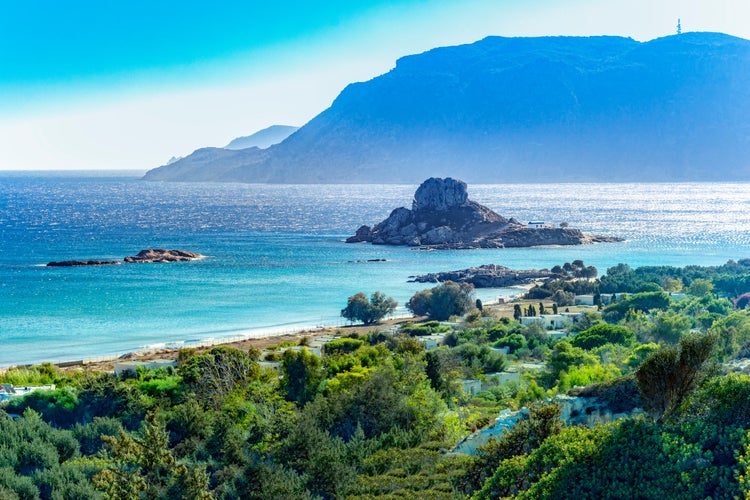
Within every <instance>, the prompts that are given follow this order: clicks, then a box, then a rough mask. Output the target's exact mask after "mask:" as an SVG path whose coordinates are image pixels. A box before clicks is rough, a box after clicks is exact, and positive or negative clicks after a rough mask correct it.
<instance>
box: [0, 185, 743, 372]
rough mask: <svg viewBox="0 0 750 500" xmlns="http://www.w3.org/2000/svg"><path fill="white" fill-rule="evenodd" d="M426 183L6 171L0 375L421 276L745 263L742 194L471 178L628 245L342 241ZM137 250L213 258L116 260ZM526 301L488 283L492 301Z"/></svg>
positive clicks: (323, 308) (286, 321)
mask: <svg viewBox="0 0 750 500" xmlns="http://www.w3.org/2000/svg"><path fill="white" fill-rule="evenodd" d="M416 188H417V186H416V185H267V184H225V183H163V182H156V183H155V182H146V181H142V180H140V179H139V175H136V174H135V173H132V172H125V173H123V172H117V173H111V172H110V173H101V172H99V173H92V172H76V173H70V172H64V173H55V172H22V173H20V172H0V367H7V366H11V365H22V364H28V363H39V362H44V361H51V362H62V361H75V360H88V359H96V358H100V357H109V356H120V355H122V354H125V353H128V352H132V351H138V350H144V349H156V348H160V347H181V346H185V347H190V346H194V345H199V344H207V343H212V342H218V341H221V340H228V339H239V338H248V337H258V336H267V335H277V334H282V333H290V332H293V331H300V330H304V329H314V328H319V327H323V326H343V325H345V324H346V322H345V320H344V319H343V318H341V317H340V311H341V309H342V308H343V307H344V306H345V305H346V300H347V297H349V296H350V295H353V294H355V293H357V292H360V291H362V292H365V293H367V294H368V295H369V294H370V293H372V292H375V291H376V290H379V291H382V292H384V293H386V294H388V295H391V296H393V297H394V298H395V299H396V300H397V301H398V302H399V304H400V307H399V309H398V310H397V312H396V314H405V312H406V311H405V310H404V309H403V305H404V304H405V303H406V302H407V300H408V299H409V297H410V296H411V295H412V294H414V292H416V291H417V290H420V289H423V288H425V287H426V285H424V284H419V283H413V282H410V281H409V279H410V277H411V276H414V275H417V274H424V273H429V272H438V271H450V270H456V269H463V268H467V267H472V266H478V265H482V264H501V265H504V266H508V267H511V268H516V269H530V268H542V267H552V266H554V265H556V264H563V263H565V262H570V261H572V260H575V259H582V260H583V261H584V263H585V264H586V265H593V266H596V267H597V268H598V269H599V271H600V273H603V272H605V271H606V269H607V268H608V267H611V266H614V265H616V264H618V263H621V262H624V263H627V264H629V265H630V266H631V267H636V266H642V265H674V266H683V265H689V264H699V265H717V264H722V263H724V262H726V261H727V260H730V259H734V260H738V259H741V258H748V257H750V184H744V183H742V184H741V183H685V184H552V183H547V184H507V185H470V186H469V197H470V198H471V199H473V200H475V201H477V202H479V203H482V204H484V205H487V206H488V207H490V208H492V209H493V210H495V211H496V212H498V213H500V214H501V215H504V216H506V217H515V218H516V219H518V220H521V221H528V220H542V221H545V222H546V223H550V224H560V223H562V222H567V223H568V224H570V226H571V227H576V228H580V229H581V230H583V231H585V232H589V233H594V234H601V235H608V236H619V237H622V238H625V241H624V242H622V243H606V244H597V245H586V246H574V247H548V248H513V249H488V250H452V251H420V250H415V249H412V248H404V247H390V246H374V245H371V244H366V243H360V244H346V243H344V240H345V238H346V237H347V236H349V235H351V234H353V233H354V231H355V230H356V229H357V227H359V226H360V225H361V224H370V225H372V224H374V223H377V222H379V221H381V220H383V219H384V218H386V217H387V216H388V214H389V213H390V212H391V210H393V209H394V208H397V207H401V206H406V207H410V206H411V201H412V198H413V195H414V191H415V189H416ZM145 248H167V249H184V250H190V251H195V252H199V253H201V254H204V255H206V256H207V258H206V259H203V260H197V261H192V262H184V263H170V264H122V265H113V266H97V267H70V268H59V267H47V266H45V264H46V263H47V262H50V261H60V260H71V259H98V260H121V259H123V258H124V257H125V256H128V255H134V254H136V253H138V251H140V250H142V249H145ZM518 293H519V290H517V289H491V290H478V291H477V296H478V297H479V298H480V299H482V300H483V301H496V300H497V299H498V298H500V297H509V296H512V295H516V294H518Z"/></svg>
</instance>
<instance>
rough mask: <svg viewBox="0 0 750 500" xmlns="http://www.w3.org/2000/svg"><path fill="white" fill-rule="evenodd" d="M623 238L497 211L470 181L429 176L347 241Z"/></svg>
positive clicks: (442, 244) (521, 243)
mask: <svg viewBox="0 0 750 500" xmlns="http://www.w3.org/2000/svg"><path fill="white" fill-rule="evenodd" d="M613 241H622V240H621V239H619V238H612V237H607V236H592V235H587V234H583V233H582V232H581V231H580V230H578V229H573V228H567V227H566V228H562V227H549V226H545V225H541V227H529V226H526V225H524V224H522V223H520V222H519V221H517V220H515V219H513V218H510V219H506V218H505V217H503V216H501V215H499V214H497V213H495V212H493V211H492V210H490V209H489V208H487V207H485V206H484V205H480V204H479V203H477V202H475V201H472V200H470V199H469V197H468V191H467V188H466V183H465V182H463V181H460V180H456V179H451V178H450V177H447V178H445V179H441V178H435V177H433V178H430V179H427V180H426V181H424V182H423V183H422V185H421V186H419V188H418V189H417V191H416V193H415V194H414V200H413V202H412V208H411V210H409V209H408V208H404V207H401V208H397V209H395V210H394V211H393V212H391V214H390V216H389V217H388V218H387V219H386V220H384V221H382V222H380V223H379V224H377V225H376V226H375V227H373V228H370V227H369V226H361V227H360V228H359V229H357V232H356V234H355V235H354V236H352V237H350V238H348V239H347V240H346V242H347V243H358V242H371V243H373V244H375V245H408V246H427V247H429V248H430V249H463V248H504V247H532V246H541V245H581V244H586V243H599V242H613Z"/></svg>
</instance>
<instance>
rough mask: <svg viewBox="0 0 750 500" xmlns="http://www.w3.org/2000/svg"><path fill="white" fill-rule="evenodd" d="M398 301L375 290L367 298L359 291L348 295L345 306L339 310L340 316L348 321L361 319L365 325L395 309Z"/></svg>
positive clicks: (374, 321) (375, 321)
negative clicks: (368, 298)
mask: <svg viewBox="0 0 750 500" xmlns="http://www.w3.org/2000/svg"><path fill="white" fill-rule="evenodd" d="M396 306H398V302H396V301H395V300H393V297H388V296H386V295H385V294H384V293H382V292H379V291H378V292H375V293H373V294H372V295H371V296H370V300H367V295H365V294H364V293H362V292H359V293H357V294H355V295H352V296H351V297H349V299H348V300H347V303H346V307H345V308H344V309H342V310H341V316H343V317H344V318H346V319H348V320H349V321H361V322H362V323H364V324H365V325H373V324H375V323H377V322H378V321H380V320H381V319H383V318H384V317H385V316H387V315H389V314H390V313H392V312H393V311H395V310H396Z"/></svg>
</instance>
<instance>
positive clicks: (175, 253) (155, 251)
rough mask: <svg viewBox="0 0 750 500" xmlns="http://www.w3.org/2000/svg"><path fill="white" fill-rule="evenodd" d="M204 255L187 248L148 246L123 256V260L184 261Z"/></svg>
mask: <svg viewBox="0 0 750 500" xmlns="http://www.w3.org/2000/svg"><path fill="white" fill-rule="evenodd" d="M203 257H204V256H203V255H201V254H199V253H196V252H189V251H187V250H164V249H162V248H149V249H146V250H141V251H140V252H138V255H131V256H130V257H125V262H138V263H142V262H148V263H150V262H185V261H189V260H198V259H202V258H203Z"/></svg>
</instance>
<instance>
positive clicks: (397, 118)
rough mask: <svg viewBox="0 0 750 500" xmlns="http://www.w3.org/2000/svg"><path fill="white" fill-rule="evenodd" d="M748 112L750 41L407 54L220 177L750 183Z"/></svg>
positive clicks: (601, 40) (615, 40)
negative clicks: (454, 177) (257, 155)
mask: <svg viewBox="0 0 750 500" xmlns="http://www.w3.org/2000/svg"><path fill="white" fill-rule="evenodd" d="M749 115H750V41H748V40H743V39H740V38H735V37H731V36H728V35H723V34H718V33H685V34H682V35H675V36H669V37H664V38H660V39H656V40H652V41H650V42H644V43H641V42H637V41H635V40H632V39H629V38H620V37H540V38H503V37H489V38H486V39H484V40H481V41H478V42H476V43H473V44H469V45H461V46H456V47H444V48H438V49H434V50H431V51H428V52H425V53H423V54H418V55H412V56H408V57H404V58H402V59H400V60H399V61H398V62H397V64H396V67H395V68H394V69H393V70H392V71H390V72H388V73H386V74H384V75H381V76H379V77H377V78H374V79H372V80H370V81H368V82H363V83H356V84H352V85H349V86H348V87H347V88H346V89H344V90H343V92H341V94H340V95H339V96H338V98H337V99H336V100H335V102H334V103H333V104H332V105H331V107H330V108H329V109H327V110H325V111H324V112H322V113H321V114H320V115H318V116H317V117H315V118H314V119H313V120H311V121H310V122H309V123H307V124H306V125H305V126H303V127H302V128H300V129H299V130H298V131H297V132H295V133H294V134H293V135H291V136H290V137H288V138H287V139H286V140H284V141H283V142H282V143H280V144H278V145H275V146H272V147H270V148H269V149H267V150H265V152H267V154H265V155H263V156H262V157H260V158H258V157H255V158H246V159H237V160H236V161H235V160H232V161H234V162H235V163H234V164H233V167H232V168H231V169H223V168H222V167H221V164H223V163H224V162H226V161H229V160H225V159H222V160H221V161H220V162H214V163H213V164H212V165H211V166H210V168H211V169H212V170H213V171H215V172H216V174H215V175H212V177H213V178H214V180H225V181H246V182H282V183H293V182H303V183H371V182H372V183H383V182H388V183H414V182H419V181H421V180H422V179H425V178H427V177H430V176H434V175H439V176H445V175H452V176H456V177H460V178H462V179H465V180H467V181H469V182H476V183H480V182H481V183H503V182H556V181H675V180H677V181H688V180H695V181H705V180H711V181H715V180H727V179H729V180H750V161H748V160H747V158H750V140H748V137H750V121H749V120H747V118H746V117H747V116H749ZM169 167H171V166H169ZM169 167H165V168H169ZM196 174H197V172H196ZM193 175H194V173H192V172H185V173H184V174H181V175H180V176H178V177H179V178H177V179H175V180H196V178H195V177H193Z"/></svg>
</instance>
